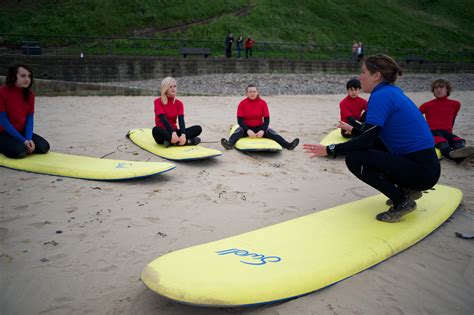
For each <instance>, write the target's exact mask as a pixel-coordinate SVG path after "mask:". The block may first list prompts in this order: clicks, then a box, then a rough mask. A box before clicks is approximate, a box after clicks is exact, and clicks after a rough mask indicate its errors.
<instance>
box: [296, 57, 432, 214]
mask: <svg viewBox="0 0 474 315" xmlns="http://www.w3.org/2000/svg"><path fill="white" fill-rule="evenodd" d="M399 75H401V70H400V67H399V66H398V64H397V63H396V62H395V60H393V59H392V58H391V57H389V56H386V55H374V56H370V57H368V58H367V59H365V60H364V62H363V64H362V72H361V74H360V76H359V80H360V82H361V86H362V91H364V92H366V93H370V98H369V101H368V108H367V117H366V120H365V124H364V126H363V127H362V129H361V130H357V129H356V128H353V127H352V126H350V125H348V124H340V126H339V127H340V128H345V129H346V130H347V131H349V132H352V134H353V138H352V139H351V140H350V141H348V142H346V143H342V144H331V145H329V146H323V145H320V144H305V145H304V149H305V150H306V152H308V153H311V154H312V156H311V158H313V157H316V156H326V155H331V156H333V157H335V156H336V155H337V154H346V164H347V167H348V168H349V170H350V171H351V172H352V173H353V174H354V175H355V176H357V177H358V178H359V179H360V180H362V181H363V182H365V183H367V184H369V185H370V186H372V187H374V188H375V189H377V190H378V191H380V192H382V193H383V194H384V195H386V196H387V197H388V198H389V200H388V201H387V204H388V205H390V208H389V209H388V211H385V212H382V213H379V214H378V215H377V217H376V219H377V220H379V221H384V222H397V221H399V220H400V219H401V217H402V216H404V215H405V214H407V213H409V212H411V211H414V210H415V209H416V202H415V200H416V199H418V198H421V197H422V191H423V190H427V189H430V188H431V187H433V186H434V185H435V184H436V183H437V182H438V179H439V176H440V165H439V161H438V157H437V156H436V151H435V147H434V141H433V137H432V135H431V132H430V129H429V127H428V124H427V123H426V121H425V119H424V118H423V116H422V114H421V113H420V111H419V110H418V108H417V107H416V105H415V104H414V103H413V102H412V101H411V100H410V99H409V98H408V97H407V96H406V95H405V94H404V93H403V91H402V90H401V89H400V88H399V87H397V86H396V85H394V83H395V81H396V80H397V78H398V76H399ZM377 139H381V140H382V141H383V143H384V144H385V146H386V148H387V150H388V151H384V150H381V149H379V148H378V147H376V146H375V147H374V142H375V141H376V140H377Z"/></svg>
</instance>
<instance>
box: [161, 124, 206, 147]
mask: <svg viewBox="0 0 474 315" xmlns="http://www.w3.org/2000/svg"><path fill="white" fill-rule="evenodd" d="M175 132H176V134H177V135H178V137H179V136H181V131H180V130H175ZM201 132H202V128H201V126H198V125H196V126H191V127H189V128H186V129H185V131H184V133H185V134H186V139H187V140H189V139H192V138H195V137H197V136H199V135H200V134H201ZM152 134H153V138H154V139H155V141H156V143H158V144H163V142H165V141H168V142H171V133H170V132H169V131H168V130H166V129H162V128H160V127H156V126H155V127H153V129H152Z"/></svg>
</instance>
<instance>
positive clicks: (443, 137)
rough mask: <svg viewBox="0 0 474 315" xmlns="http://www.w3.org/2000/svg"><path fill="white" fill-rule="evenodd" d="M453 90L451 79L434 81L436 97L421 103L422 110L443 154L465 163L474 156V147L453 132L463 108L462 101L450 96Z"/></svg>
mask: <svg viewBox="0 0 474 315" xmlns="http://www.w3.org/2000/svg"><path fill="white" fill-rule="evenodd" d="M451 91H452V87H451V83H449V81H447V80H444V79H438V80H435V81H433V83H431V92H432V93H433V95H434V96H435V97H436V98H435V99H434V100H431V101H428V102H426V103H424V104H423V105H421V106H420V111H421V113H423V114H424V115H425V118H426V121H427V122H428V125H429V126H430V129H431V133H432V134H433V137H434V140H435V143H436V147H437V148H438V149H439V150H440V151H441V154H442V155H443V156H444V157H446V158H448V159H451V160H453V161H455V162H457V163H463V162H465V161H469V160H470V159H471V158H472V157H474V147H466V140H464V139H461V138H460V137H458V136H457V135H455V134H454V133H453V127H454V121H455V120H456V116H457V114H458V112H459V110H460V109H461V103H460V102H458V101H455V100H451V99H449V98H448V96H449V95H450V94H451Z"/></svg>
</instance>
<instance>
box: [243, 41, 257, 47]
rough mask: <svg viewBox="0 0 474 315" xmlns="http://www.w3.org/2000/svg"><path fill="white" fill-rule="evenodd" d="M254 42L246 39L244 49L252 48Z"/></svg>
mask: <svg viewBox="0 0 474 315" xmlns="http://www.w3.org/2000/svg"><path fill="white" fill-rule="evenodd" d="M254 43H255V41H254V40H253V39H246V40H245V48H252V46H253V44H254Z"/></svg>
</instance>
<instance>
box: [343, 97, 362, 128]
mask: <svg viewBox="0 0 474 315" xmlns="http://www.w3.org/2000/svg"><path fill="white" fill-rule="evenodd" d="M339 107H340V109H341V120H342V121H343V122H345V123H349V121H348V120H347V118H349V117H352V118H354V119H355V120H359V119H360V116H362V112H363V111H367V101H366V100H365V99H363V98H362V97H359V96H357V97H356V98H352V97H350V95H347V96H346V97H345V98H343V99H342V101H341V102H340V103H339Z"/></svg>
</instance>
